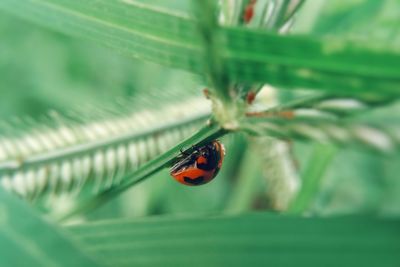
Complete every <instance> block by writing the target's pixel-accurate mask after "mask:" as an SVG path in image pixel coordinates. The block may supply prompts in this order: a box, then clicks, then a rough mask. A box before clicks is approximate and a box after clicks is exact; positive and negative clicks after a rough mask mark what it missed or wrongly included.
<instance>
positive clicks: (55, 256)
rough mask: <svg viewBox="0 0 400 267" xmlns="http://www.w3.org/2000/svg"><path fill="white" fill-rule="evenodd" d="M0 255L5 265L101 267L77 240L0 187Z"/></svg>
mask: <svg viewBox="0 0 400 267" xmlns="http://www.w3.org/2000/svg"><path fill="white" fill-rule="evenodd" d="M0 202H1V205H0V235H1V239H0V247H1V250H0V258H1V264H2V265H4V266H101V265H100V264H98V263H96V262H95V261H94V260H93V259H92V258H91V257H89V256H88V254H86V253H84V252H83V251H84V250H83V248H82V245H81V244H79V241H76V240H74V239H71V238H70V237H67V234H66V233H65V232H63V231H62V230H60V229H59V227H56V226H54V225H51V224H49V223H48V222H46V221H45V220H44V219H43V218H40V217H38V216H37V215H36V214H34V212H33V211H32V210H31V209H30V208H29V207H28V206H27V205H26V203H22V202H21V201H20V200H18V199H16V198H15V196H11V195H9V193H6V192H4V190H3V189H1V188H0Z"/></svg>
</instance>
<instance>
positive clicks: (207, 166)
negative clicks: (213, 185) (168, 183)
mask: <svg viewBox="0 0 400 267" xmlns="http://www.w3.org/2000/svg"><path fill="white" fill-rule="evenodd" d="M224 155H225V149H224V146H223V145H222V144H221V143H220V142H219V141H216V140H215V141H212V142H210V143H208V144H206V145H204V146H201V147H199V148H196V149H195V151H194V152H193V153H192V154H190V155H188V156H186V157H183V158H182V159H181V160H180V161H179V162H177V163H176V164H175V165H174V166H172V168H171V176H172V177H174V178H175V180H177V181H178V182H180V183H181V184H185V185H190V186H196V185H202V184H206V183H208V182H210V181H211V180H212V179H214V177H215V176H216V175H217V174H218V172H219V170H220V168H221V166H222V161H223V159H224Z"/></svg>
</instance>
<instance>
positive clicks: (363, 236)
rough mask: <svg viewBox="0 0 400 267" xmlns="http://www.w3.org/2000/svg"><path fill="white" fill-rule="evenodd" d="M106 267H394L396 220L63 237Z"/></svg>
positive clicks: (157, 224)
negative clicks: (79, 244)
mask: <svg viewBox="0 0 400 267" xmlns="http://www.w3.org/2000/svg"><path fill="white" fill-rule="evenodd" d="M68 230H69V231H71V232H72V233H73V235H74V236H75V237H76V238H78V239H80V240H81V241H82V242H83V243H84V244H85V246H86V248H87V249H88V250H90V251H91V252H92V253H93V254H94V255H97V256H98V257H99V258H101V259H102V260H103V261H104V262H105V263H107V264H108V265H109V266H132V265H139V264H140V265H143V266H176V265H179V266H185V265H195V266H204V265H206V266H244V265H249V264H250V265H254V266H262V265H264V264H266V263H268V264H271V265H273V266H292V265H293V263H296V264H298V265H299V266H318V265H326V266H337V265H340V266H354V265H357V264H362V265H366V266H393V265H396V264H397V262H398V256H397V255H396V253H395V252H396V251H398V250H399V248H400V243H399V239H398V236H399V222H398V220H382V219H381V220H377V219H372V218H368V217H364V218H350V217H347V218H346V217H343V218H334V219H322V218H312V219H310V218H308V219H305V218H296V217H287V216H279V215H265V214H251V215H245V216H243V215H242V216H237V217H202V218H181V219H173V218H163V219H161V218H152V219H145V220H141V221H131V220H125V221H115V220H111V221H106V222H100V223H90V224H82V225H79V226H74V227H70V228H69V229H68Z"/></svg>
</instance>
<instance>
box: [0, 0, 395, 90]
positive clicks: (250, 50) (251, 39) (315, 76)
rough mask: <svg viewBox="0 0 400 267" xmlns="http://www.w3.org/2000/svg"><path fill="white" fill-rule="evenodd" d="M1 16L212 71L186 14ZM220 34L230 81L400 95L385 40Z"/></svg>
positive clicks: (121, 5) (64, 11)
mask: <svg viewBox="0 0 400 267" xmlns="http://www.w3.org/2000/svg"><path fill="white" fill-rule="evenodd" d="M0 9H2V10H4V11H7V12H10V13H13V14H16V15H18V16H22V17H23V18H26V19H28V20H32V21H34V22H37V23H39V24H42V25H45V26H48V27H50V28H53V29H56V30H58V31H61V32H65V33H69V34H73V35H76V36H80V37H85V38H89V39H91V40H93V41H96V42H99V43H102V44H106V45H108V46H110V47H113V48H114V49H116V50H118V51H122V52H125V53H127V54H128V55H130V56H133V57H135V58H139V59H141V60H148V61H152V62H155V63H158V64H161V65H165V66H168V67H174V68H180V69H185V70H188V71H191V72H194V73H201V74H204V73H205V72H206V71H207V69H208V68H207V67H206V60H208V58H207V57H206V56H205V54H204V53H205V48H204V47H203V45H201V44H202V42H201V38H200V34H199V32H198V31H197V28H196V27H197V26H196V25H197V22H196V21H195V20H193V19H191V18H190V16H188V15H187V14H183V15H182V14H181V13H178V14H177V13H176V12H171V11H168V10H165V9H162V8H158V7H157V6H152V5H151V4H143V3H141V2H137V1H134V0H130V1H120V2H117V1H111V2H110V1H105V0H100V1H95V0H85V1H79V2H77V1H65V0H41V1H32V0H25V1H14V0H3V1H1V2H0ZM122 13H123V15H121V14H122ZM215 31H216V32H214V33H213V34H214V35H215V36H218V40H219V42H217V43H215V44H213V49H217V50H218V51H219V53H220V57H221V58H222V59H220V60H222V62H223V69H224V76H225V77H227V79H229V80H230V81H240V82H247V83H249V82H251V83H259V82H267V83H270V84H273V85H277V86H282V87H286V88H298V87H306V88H315V89H317V88H318V89H320V90H328V91H335V92H339V91H340V92H341V93H359V92H367V91H369V92H377V91H379V92H380V93H382V94H388V95H395V96H397V95H398V94H399V90H398V87H399V84H400V53H399V50H398V49H395V48H393V47H392V48H391V49H389V50H388V49H387V46H385V42H382V41H380V40H369V41H368V42H364V41H359V42H357V41H348V40H347V39H343V38H340V37H321V38H314V37H309V36H294V35H292V36H281V35H277V34H273V33H267V32H265V31H256V30H249V29H245V28H223V27H222V28H216V29H215ZM216 41H217V40H216ZM213 56H215V55H213ZM214 60H217V59H215V58H214ZM217 61H218V62H221V61H219V60H217Z"/></svg>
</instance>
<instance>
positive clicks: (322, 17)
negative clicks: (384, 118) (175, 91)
mask: <svg viewBox="0 0 400 267" xmlns="http://www.w3.org/2000/svg"><path fill="white" fill-rule="evenodd" d="M317 2H318V1H317ZM317 2H316V1H309V2H308V3H307V4H306V5H305V6H304V8H303V10H302V12H301V13H300V16H299V17H298V18H297V21H296V24H295V26H294V31H295V32H296V31H297V32H307V33H312V34H315V35H343V36H346V37H348V38H349V39H362V40H366V41H368V38H375V39H376V38H379V39H380V40H382V42H384V41H386V40H388V39H390V40H391V42H390V43H386V45H389V46H391V45H392V46H393V47H394V46H395V44H397V43H399V42H398V39H399V37H398V36H397V37H396V35H395V33H396V32H398V29H397V26H398V24H396V23H397V22H398V21H397V20H396V17H397V15H398V10H393V6H396V1H375V0H374V1H355V0H353V1H329V2H328V1H326V3H325V4H322V3H317ZM321 2H322V1H321ZM383 2H384V4H383ZM397 6H398V4H397ZM0 36H1V41H0V75H1V79H0V90H1V98H0V114H1V118H3V119H4V120H9V119H12V118H14V117H21V116H31V117H33V118H40V117H41V116H43V115H44V114H47V112H48V111H49V110H57V111H59V112H60V113H61V114H63V113H66V112H69V111H74V110H77V109H80V110H82V108H83V109H84V107H86V106H88V107H90V106H98V107H102V106H106V105H113V101H116V100H117V99H118V98H126V97H135V96H136V95H141V94H143V92H148V91H149V90H154V91H157V90H161V91H164V90H168V89H169V88H185V89H187V90H193V89H195V90H197V91H199V89H200V88H202V84H201V80H200V79H199V78H198V77H195V76H193V75H190V74H188V73H185V72H182V71H175V70H170V69H166V68H163V67H160V66H157V65H154V64H151V63H144V62H141V61H136V60H134V59H131V58H127V57H126V56H125V55H122V54H118V53H116V52H113V51H112V50H111V49H108V48H106V47H103V46H100V45H97V44H96V43H92V42H87V41H84V40H81V39H75V38H72V37H68V36H65V35H63V34H59V33H56V32H52V31H50V30H47V29H45V28H41V27H39V26H36V25H34V24H31V23H29V22H25V21H22V20H19V19H17V18H15V17H11V16H8V15H6V14H3V13H2V14H1V16H0ZM396 38H397V39H396ZM292 97H295V96H292ZM398 110H399V109H398V107H396V105H394V106H391V107H387V108H385V109H382V110H380V111H376V112H381V113H382V114H390V113H393V112H397V111H398ZM223 141H224V143H225V144H226V146H227V156H226V160H225V162H224V167H223V169H222V171H221V173H220V175H219V176H218V178H217V179H215V181H213V182H212V183H210V184H207V185H205V186H202V187H199V188H192V187H185V186H182V185H180V184H178V183H176V182H175V181H173V180H172V179H171V178H170V177H169V174H168V170H165V171H163V172H161V173H159V174H157V175H155V177H152V178H151V179H148V180H146V181H145V182H143V183H142V184H140V185H138V186H136V187H134V188H132V189H131V190H130V191H129V192H128V193H127V194H124V195H122V196H120V197H119V198H117V199H116V200H113V201H112V202H110V203H108V204H107V205H105V206H104V207H103V208H102V209H100V210H98V211H96V212H95V213H94V214H92V215H91V218H92V219H94V218H105V217H108V218H111V217H141V216H147V215H153V214H180V215H187V214H201V213H210V212H211V213H221V212H223V213H224V212H226V213H234V212H242V211H248V210H256V209H274V206H273V204H271V200H270V195H269V193H268V192H269V187H270V186H271V185H270V184H269V182H270V179H269V178H270V177H268V175H270V174H271V170H268V168H274V166H272V167H271V164H270V163H269V162H268V159H264V158H262V157H258V156H257V155H261V154H262V153H264V152H265V151H262V150H260V148H259V146H257V142H258V141H257V140H254V139H251V138H249V137H247V136H244V135H241V134H234V135H230V136H228V137H225V138H224V139H223ZM316 146H318V145H315V144H311V143H298V142H294V143H291V144H289V147H290V148H291V150H292V151H291V152H290V153H291V155H292V157H293V159H294V161H296V164H295V166H296V168H297V171H298V174H300V175H301V174H302V173H303V172H304V171H305V169H306V167H307V166H308V165H310V164H313V162H312V160H313V159H314V158H315V155H314V157H313V155H312V153H314V152H313V151H314V148H315V147H316ZM317 156H318V155H317ZM254 158H260V160H253V159H254ZM270 160H271V158H270ZM265 169H267V170H266V171H265ZM399 172H400V156H399V155H391V156H382V155H377V154H376V153H373V152H368V151H364V150H363V151H359V150H353V149H346V148H343V149H340V150H338V151H337V152H335V154H334V156H333V159H332V161H331V162H329V164H328V166H327V168H326V170H324V171H323V172H322V175H321V178H322V179H321V184H320V186H319V187H318V188H317V191H316V194H315V195H314V197H313V199H312V201H311V203H310V206H309V209H308V210H309V213H310V214H320V215H332V214H349V213H363V214H365V213H372V214H380V215H399V214H400V205H399V204H400V179H398V178H399V177H398V173H399Z"/></svg>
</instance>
